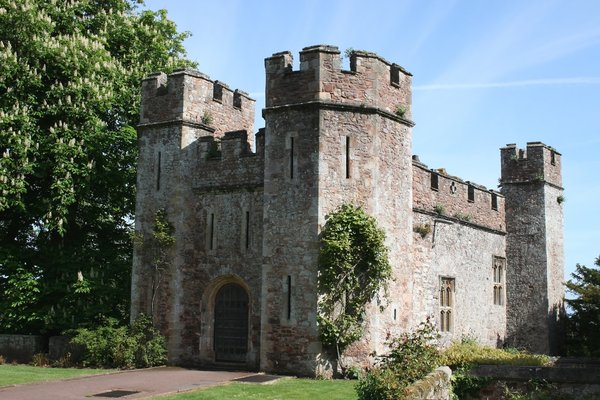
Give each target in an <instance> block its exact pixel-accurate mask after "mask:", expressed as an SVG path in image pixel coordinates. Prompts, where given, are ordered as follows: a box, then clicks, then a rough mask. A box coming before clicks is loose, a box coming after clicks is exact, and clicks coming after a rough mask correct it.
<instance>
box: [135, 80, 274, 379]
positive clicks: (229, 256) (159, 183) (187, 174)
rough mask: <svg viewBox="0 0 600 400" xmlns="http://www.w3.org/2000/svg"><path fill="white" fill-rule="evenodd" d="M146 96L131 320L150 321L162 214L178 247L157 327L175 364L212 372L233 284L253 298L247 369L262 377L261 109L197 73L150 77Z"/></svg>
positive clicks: (160, 292)
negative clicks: (223, 298) (222, 301)
mask: <svg viewBox="0 0 600 400" xmlns="http://www.w3.org/2000/svg"><path fill="white" fill-rule="evenodd" d="M215 85H216V86H218V87H219V88H220V89H221V92H220V97H219V98H217V97H218V94H217V93H215V90H214V89H215ZM142 94H143V96H142V111H141V118H140V119H141V124H140V125H139V127H138V131H139V146H140V153H139V160H138V182H137V189H138V193H137V203H136V233H137V236H138V239H139V240H137V241H136V245H135V249H134V265H133V272H132V313H131V314H132V318H135V316H136V315H137V314H139V313H141V312H144V313H148V314H149V313H150V312H151V311H152V292H153V290H152V270H153V268H152V265H153V261H154V260H153V258H154V257H155V255H154V253H155V249H153V248H152V246H151V243H152V230H153V225H154V218H155V216H156V212H157V211H158V210H161V209H163V210H165V211H166V215H167V217H168V220H169V222H170V223H171V224H172V226H173V227H174V237H175V244H174V245H173V246H172V248H170V249H169V250H168V254H167V256H168V266H167V267H166V268H165V269H164V271H163V272H162V273H161V279H160V286H159V288H158V289H157V290H156V298H155V300H154V309H155V312H154V321H155V323H156V325H157V326H158V327H159V328H160V330H161V332H162V333H163V334H164V335H165V336H166V337H167V344H168V350H169V360H170V361H171V362H176V363H180V364H181V363H185V364H196V365H197V364H201V365H211V364H214V362H215V353H214V326H213V322H214V303H215V296H216V294H217V292H218V290H219V289H220V288H221V287H223V286H224V285H226V284H228V283H235V284H237V285H239V286H240V287H242V288H243V289H244V291H246V293H247V294H248V298H249V313H248V315H249V316H248V331H249V338H248V353H247V357H246V367H247V368H249V369H257V368H258V359H259V355H258V351H259V350H258V349H259V337H260V315H261V311H260V308H261V300H260V295H261V277H262V275H261V274H262V273H261V262H262V219H263V214H262V211H263V207H262V197H263V194H262V193H263V190H262V182H263V170H264V168H263V155H264V154H263V147H262V146H263V142H264V139H263V137H264V134H259V135H257V138H258V143H257V146H256V147H257V152H256V153H254V152H252V151H251V148H252V142H253V141H254V140H253V138H251V137H248V133H247V132H252V126H253V121H254V101H253V100H251V99H249V98H248V97H247V96H246V95H244V94H243V93H240V92H232V91H231V90H229V89H228V88H227V87H225V86H223V84H220V83H217V82H212V81H210V80H209V79H208V78H207V77H206V76H204V75H202V74H200V73H197V72H194V71H180V72H176V73H174V74H171V75H169V76H168V77H167V76H166V75H164V74H159V75H154V76H151V77H150V78H148V79H146V80H144V82H143V87H142ZM206 113H208V114H210V119H211V121H206V120H204V116H205V114H206ZM217 139H220V140H217ZM209 216H210V225H211V226H210V228H209ZM209 229H210V233H209ZM209 237H210V238H211V241H210V243H209V239H208V238H209ZM246 237H247V238H246Z"/></svg>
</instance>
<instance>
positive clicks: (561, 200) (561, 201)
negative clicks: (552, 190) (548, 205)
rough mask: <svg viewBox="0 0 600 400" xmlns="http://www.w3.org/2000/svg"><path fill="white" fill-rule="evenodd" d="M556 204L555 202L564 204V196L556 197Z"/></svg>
mask: <svg viewBox="0 0 600 400" xmlns="http://www.w3.org/2000/svg"><path fill="white" fill-rule="evenodd" d="M556 202H557V203H558V204H562V203H564V202H565V196H563V195H562V194H561V195H558V197H556Z"/></svg>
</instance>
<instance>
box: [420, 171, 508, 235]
mask: <svg viewBox="0 0 600 400" xmlns="http://www.w3.org/2000/svg"><path fill="white" fill-rule="evenodd" d="M442 171H443V170H442ZM432 175H437V178H438V179H437V184H438V186H437V188H432V187H431V182H432V180H431V176H432ZM469 186H471V187H472V188H473V194H474V199H473V201H469V196H468V191H469ZM492 196H496V209H494V208H492ZM413 207H414V209H415V210H420V211H426V212H430V213H432V212H433V213H438V214H443V215H441V216H442V217H449V218H452V219H456V220H459V221H462V222H468V223H470V224H474V225H479V226H482V227H485V228H489V229H493V230H497V231H500V232H505V231H506V225H505V210H504V196H502V195H501V194H500V193H498V192H496V191H494V190H488V189H487V188H486V187H485V186H483V185H479V184H476V183H472V182H469V181H466V182H465V181H463V180H461V179H460V178H457V177H454V176H450V175H448V174H447V173H445V171H443V172H440V170H437V171H436V170H432V169H428V168H427V166H426V165H424V164H422V163H421V162H420V161H416V160H413ZM439 211H443V212H442V213H440V212H439Z"/></svg>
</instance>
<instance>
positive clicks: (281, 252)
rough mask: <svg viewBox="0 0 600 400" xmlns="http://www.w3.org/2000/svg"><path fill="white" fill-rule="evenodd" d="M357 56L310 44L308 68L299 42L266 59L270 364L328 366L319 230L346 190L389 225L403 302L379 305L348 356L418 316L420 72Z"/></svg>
mask: <svg viewBox="0 0 600 400" xmlns="http://www.w3.org/2000/svg"><path fill="white" fill-rule="evenodd" d="M350 61H351V63H350V66H351V70H350V71H343V70H342V69H341V58H340V52H339V50H338V48H337V47H333V46H312V47H307V48H304V49H303V51H302V52H301V53H300V70H299V71H293V70H292V55H291V53H289V52H282V53H276V54H274V55H273V56H272V57H269V58H267V59H266V60H265V68H266V108H265V109H264V111H263V116H264V118H265V123H266V125H265V126H266V127H265V174H264V220H263V232H264V236H263V257H264V265H263V287H262V291H263V294H262V301H263V302H262V309H263V314H262V324H261V325H262V330H263V335H262V340H261V368H262V369H263V370H267V371H269V370H273V371H274V370H279V371H282V370H283V371H289V372H298V371H306V372H309V371H313V372H314V371H315V369H317V370H318V369H319V367H325V368H327V366H326V365H324V364H326V363H327V357H326V356H323V354H322V349H321V344H320V342H319V339H318V327H317V324H316V316H317V258H318V254H319V232H320V229H321V228H322V227H323V225H324V224H325V219H326V216H327V215H328V213H330V212H332V211H333V210H334V209H335V208H337V207H338V206H339V205H341V204H342V203H344V202H351V203H354V204H359V205H362V206H363V207H364V208H365V210H366V211H367V212H368V213H369V214H371V215H373V216H374V217H375V218H376V219H377V221H378V222H379V223H380V226H381V227H382V228H383V229H384V230H385V232H386V234H387V237H388V243H387V244H388V247H389V248H390V264H391V265H393V266H394V276H395V278H396V280H395V281H394V283H393V284H392V285H393V287H391V288H390V292H391V293H393V299H394V300H393V301H392V304H389V305H388V307H387V308H386V309H385V310H384V312H372V313H370V320H369V321H368V327H367V329H366V332H367V334H366V336H365V338H364V339H363V342H362V344H358V345H357V346H355V347H356V348H355V349H354V350H353V349H349V351H348V354H347V356H348V357H355V358H361V357H363V358H364V357H365V356H366V353H368V351H367V352H365V351H364V350H365V348H369V349H371V350H373V349H375V350H378V351H381V350H382V346H383V342H384V341H385V340H386V333H389V332H397V331H399V330H400V329H402V328H407V327H408V325H409V317H410V314H411V312H412V302H411V299H412V294H411V289H412V287H411V282H412V280H411V270H410V268H411V259H412V255H411V254H412V253H411V244H412V192H411V187H412V159H411V155H412V154H411V144H412V142H411V141H412V137H411V127H412V126H413V123H412V122H411V121H410V115H411V74H409V73H408V72H406V71H404V70H403V69H402V68H401V67H400V66H398V65H396V64H391V63H389V62H387V61H385V60H383V59H382V58H380V57H379V56H377V55H375V54H373V53H367V52H354V53H353V55H352V56H351V60H350ZM392 238H394V239H392ZM373 309H378V307H377V306H375V305H374V306H373ZM397 315H398V317H396V316H397ZM361 346H363V347H364V348H361ZM361 350H362V351H361Z"/></svg>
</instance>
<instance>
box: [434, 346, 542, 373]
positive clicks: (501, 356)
mask: <svg viewBox="0 0 600 400" xmlns="http://www.w3.org/2000/svg"><path fill="white" fill-rule="evenodd" d="M550 362H551V359H550V357H548V356H546V355H543V354H531V353H527V352H525V351H520V350H516V349H496V348H493V347H488V346H481V345H479V344H477V343H476V342H473V341H461V342H454V343H452V345H450V347H448V348H447V349H446V350H445V351H444V352H443V353H442V355H441V363H442V364H443V365H447V366H449V367H450V368H452V369H455V368H458V367H465V366H469V365H474V364H488V365H489V364H491V365H515V366H543V365H548V364H550Z"/></svg>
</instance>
